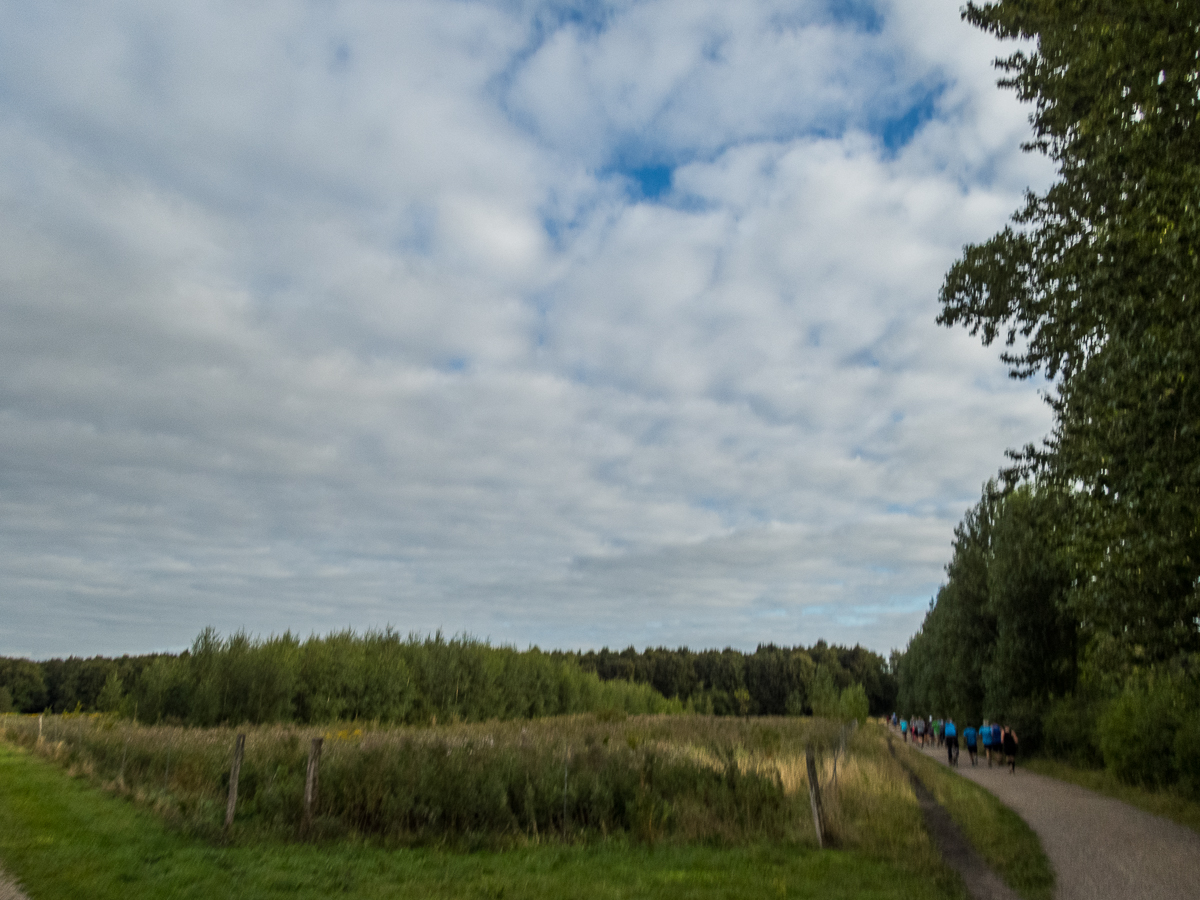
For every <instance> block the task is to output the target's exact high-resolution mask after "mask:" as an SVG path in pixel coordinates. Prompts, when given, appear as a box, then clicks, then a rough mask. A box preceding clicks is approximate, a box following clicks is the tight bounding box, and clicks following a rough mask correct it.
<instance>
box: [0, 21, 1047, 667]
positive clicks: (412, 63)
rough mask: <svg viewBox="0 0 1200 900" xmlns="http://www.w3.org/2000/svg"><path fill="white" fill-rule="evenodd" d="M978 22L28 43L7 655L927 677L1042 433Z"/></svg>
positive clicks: (155, 25) (67, 29) (1014, 186)
mask: <svg viewBox="0 0 1200 900" xmlns="http://www.w3.org/2000/svg"><path fill="white" fill-rule="evenodd" d="M958 7H959V4H958V2H957V0H954V2H946V0H896V2H892V0H876V2H871V0H803V2H783V0H778V2H772V0H739V2H737V3H730V2H728V0H719V2H718V0H636V2H635V0H626V2H584V0H577V2H567V0H541V2H539V0H429V2H426V0H404V2H334V0H322V2H317V0H313V2H297V0H286V2H284V0H256V2H249V3H247V2H245V0H238V2H217V0H211V2H195V3H162V2H160V0H144V2H143V0H126V2H103V0H97V2H90V3H86V4H84V3H56V4H45V3H28V2H24V0H0V459H2V460H3V463H2V465H0V655H10V656H30V657H34V658H46V657H50V656H65V655H69V654H74V655H92V654H119V653H144V652H151V651H165V650H171V651H174V650H179V649H182V648H184V647H186V646H187V645H188V644H190V642H191V640H192V639H193V638H194V637H195V635H196V634H197V633H198V632H199V631H200V630H201V629H202V628H204V627H206V626H213V627H215V628H217V629H218V630H219V631H220V632H222V633H225V634H228V633H230V632H233V631H235V630H238V629H245V630H246V631H248V632H250V633H252V634H259V635H264V636H265V635H268V634H272V633H276V634H277V633H282V632H283V631H285V630H291V631H292V632H294V633H297V634H300V635H307V634H310V633H313V632H317V633H325V632H328V631H330V630H333V629H342V628H354V629H357V630H360V631H362V630H366V629H372V628H384V627H389V626H390V627H392V628H395V629H397V630H398V631H400V632H402V633H408V632H419V633H428V632H431V631H433V630H435V629H441V630H442V631H443V632H444V633H446V634H448V635H450V634H469V635H471V636H474V637H476V638H480V639H486V640H489V641H491V642H493V643H496V644H510V645H515V646H518V647H521V648H524V647H527V646H530V645H538V646H541V647H543V648H551V647H554V648H598V647H602V646H610V647H625V646H629V645H631V644H632V645H635V646H637V647H639V648H641V647H645V646H669V647H678V646H689V647H692V648H694V649H696V648H702V647H725V646H732V647H736V648H741V649H747V650H752V649H753V648H754V647H755V646H757V645H759V644H762V643H775V644H777V645H796V644H805V645H809V644H812V643H814V642H816V641H817V640H818V639H825V640H827V641H829V642H832V643H841V644H847V645H854V644H862V645H863V646H865V647H868V648H871V649H873V650H876V651H879V652H881V653H886V652H888V651H889V650H890V649H891V648H903V647H904V646H905V645H906V643H907V641H908V639H909V637H910V636H911V635H912V634H913V632H914V631H915V630H916V629H917V627H918V626H919V625H920V622H921V619H922V617H923V615H924V613H925V611H926V610H927V608H928V606H929V601H930V598H931V597H932V596H933V595H934V593H935V592H936V590H937V588H938V585H939V584H940V583H941V582H942V580H943V577H944V566H945V564H946V562H947V561H948V560H949V558H950V554H951V549H952V548H951V542H952V539H953V532H954V527H955V525H956V524H957V523H958V521H959V520H960V519H961V517H962V515H963V513H964V512H965V511H966V510H967V509H968V508H969V507H970V506H971V505H972V504H974V503H975V502H977V500H978V498H979V496H980V491H981V487H982V485H983V483H984V482H985V481H986V480H987V479H988V478H989V477H991V476H993V475H994V474H995V473H996V472H997V471H998V469H1000V468H1001V467H1002V466H1003V465H1004V463H1005V458H1004V451H1005V449H1006V448H1010V447H1019V446H1023V445H1024V444H1026V443H1028V442H1031V441H1037V440H1039V439H1040V438H1041V437H1042V436H1044V435H1045V434H1046V433H1047V432H1048V430H1049V427H1050V414H1049V410H1048V409H1047V407H1046V405H1045V403H1044V402H1043V400H1042V399H1041V396H1040V393H1041V392H1043V391H1044V390H1045V388H1046V386H1045V385H1044V384H1041V383H1036V382H1020V381H1014V380H1011V379H1010V378H1008V376H1007V370H1006V368H1005V367H1004V365H1003V364H1002V363H1001V362H1000V360H999V352H998V349H997V348H995V347H992V348H984V347H982V346H981V345H980V343H979V341H978V339H977V338H973V337H971V336H970V335H969V334H967V333H966V332H965V331H963V330H962V329H956V330H950V329H946V328H944V327H940V326H938V325H937V324H936V322H935V319H936V316H937V313H938V309H939V306H938V301H937V294H938V289H939V287H940V285H941V282H942V278H943V276H944V275H945V272H946V270H947V269H948V267H949V266H950V265H951V264H952V263H953V262H954V260H955V259H956V258H957V257H958V255H959V254H960V252H961V250H962V247H963V245H964V244H966V243H969V242H974V241H981V240H985V239H986V238H987V237H988V236H990V235H991V234H992V233H994V232H995V231H997V230H998V229H1000V228H1002V227H1003V226H1004V224H1005V222H1006V220H1007V219H1008V217H1009V216H1010V215H1011V213H1012V212H1013V210H1015V209H1016V208H1017V207H1018V206H1019V205H1020V203H1021V201H1022V196H1023V193H1024V192H1025V191H1026V190H1027V189H1030V188H1032V189H1034V190H1039V189H1042V188H1044V187H1045V185H1047V184H1048V183H1049V182H1050V179H1051V178H1052V176H1053V172H1052V170H1051V169H1050V168H1049V166H1048V164H1047V163H1046V162H1045V161H1044V160H1043V159H1041V158H1039V157H1036V156H1032V155H1029V154H1024V153H1022V152H1021V150H1020V144H1021V142H1022V141H1023V140H1025V139H1026V138H1027V136H1028V134H1029V128H1028V114H1029V109H1028V108H1027V107H1023V106H1021V105H1020V104H1019V103H1018V102H1017V101H1016V99H1015V98H1014V97H1013V96H1012V95H1011V92H1008V91H1002V90H1000V89H998V88H997V87H996V84H995V82H996V78H997V73H996V71H995V70H994V68H993V67H992V60H993V59H994V58H995V57H996V56H998V55H1001V54H1006V53H1008V52H1011V50H1012V49H1013V48H1012V47H1011V46H1006V45H1003V44H1000V43H998V42H996V41H995V40H994V39H992V38H990V37H988V36H987V35H984V34H982V33H979V32H977V31H975V30H974V29H972V28H971V27H969V26H968V25H966V24H965V23H963V22H962V21H961V20H960V16H959V8H958Z"/></svg>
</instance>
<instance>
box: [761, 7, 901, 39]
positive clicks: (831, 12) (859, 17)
mask: <svg viewBox="0 0 1200 900" xmlns="http://www.w3.org/2000/svg"><path fill="white" fill-rule="evenodd" d="M883 23H884V16H883V13H882V12H881V11H880V10H879V7H878V6H877V5H876V3H875V2H874V0H825V2H824V3H819V4H807V3H804V4H796V5H795V6H794V7H792V8H790V9H787V10H781V11H779V12H777V13H775V15H773V16H772V17H771V24H772V25H774V26H775V27H776V28H779V29H791V28H803V27H805V26H808V25H816V24H834V25H840V26H842V27H845V28H851V29H853V30H854V31H858V32H863V33H867V34H878V33H879V32H881V31H882V30H883Z"/></svg>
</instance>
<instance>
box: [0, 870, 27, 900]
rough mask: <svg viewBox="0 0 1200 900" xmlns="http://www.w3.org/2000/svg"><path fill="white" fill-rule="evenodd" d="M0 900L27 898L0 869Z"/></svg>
mask: <svg viewBox="0 0 1200 900" xmlns="http://www.w3.org/2000/svg"><path fill="white" fill-rule="evenodd" d="M0 900H29V898H28V897H26V896H25V895H24V894H23V893H22V892H21V889H20V888H19V887H17V886H16V885H15V884H13V883H12V882H11V881H9V880H8V878H6V877H5V875H4V871H3V870H0Z"/></svg>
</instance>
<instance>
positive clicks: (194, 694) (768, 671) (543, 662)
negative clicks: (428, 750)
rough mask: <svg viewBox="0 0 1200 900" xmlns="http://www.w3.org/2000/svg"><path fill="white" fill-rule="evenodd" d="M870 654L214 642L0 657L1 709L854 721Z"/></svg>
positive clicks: (880, 689) (875, 702) (863, 705)
mask: <svg viewBox="0 0 1200 900" xmlns="http://www.w3.org/2000/svg"><path fill="white" fill-rule="evenodd" d="M894 695H895V682H894V680H893V679H892V678H891V675H890V674H889V673H888V672H887V671H885V663H884V660H883V658H882V657H881V656H879V655H878V654H874V653H870V652H869V651H866V650H863V649H862V648H859V647H856V648H854V649H853V650H847V649H844V648H838V647H828V646H826V645H825V644H824V643H820V644H818V645H817V646H816V647H813V648H811V649H810V650H809V651H805V650H802V649H799V648H798V649H795V650H785V649H780V648H776V647H760V648H758V650H757V651H756V652H755V653H753V654H745V653H741V652H739V651H736V650H724V651H719V652H718V651H705V652H701V653H694V652H692V651H688V650H664V649H659V650H646V652H645V653H638V652H637V651H635V650H633V649H632V648H630V649H629V650H625V651H623V652H621V653H613V652H610V651H608V650H602V651H600V652H599V653H597V652H594V651H589V652H587V653H578V652H575V653H570V652H561V651H556V652H552V653H544V652H542V651H540V650H538V649H537V648H533V649H530V650H526V651H517V650H515V649H513V648H510V647H492V646H491V645H489V644H487V643H484V642H481V641H476V640H472V639H469V638H454V639H449V640H447V639H445V638H443V637H442V636H441V635H434V636H431V637H425V638H421V637H418V636H414V635H410V636H408V637H402V636H400V635H399V634H398V633H396V632H394V631H391V630H387V631H381V632H368V633H367V634H365V635H361V636H360V635H356V634H354V633H352V632H341V633H336V634H330V635H328V636H325V637H318V636H313V637H310V638H308V639H306V640H303V641H302V640H300V639H298V638H296V637H295V636H293V635H291V634H284V635H282V636H273V637H270V638H266V639H255V638H251V637H249V636H247V635H246V634H244V633H238V634H234V635H230V636H229V637H226V638H221V637H220V636H219V635H218V634H217V633H216V632H215V631H213V630H212V629H206V630H205V631H203V632H201V633H200V635H199V636H198V637H197V638H196V640H195V641H194V642H193V644H192V647H191V649H190V650H187V651H184V652H183V653H181V654H179V655H170V654H156V655H149V656H133V657H131V656H124V657H121V658H119V659H108V658H105V657H93V658H90V659H80V658H77V657H71V658H69V659H50V660H44V661H41V662H34V661H31V660H24V659H2V658H0V712H6V711H10V710H16V711H19V712H27V713H32V712H42V711H44V710H50V711H53V712H73V711H81V712H94V711H99V712H110V713H116V714H119V715H122V716H125V717H127V718H135V719H137V720H138V721H140V722H147V723H156V722H173V723H184V724H190V725H203V726H208V725H217V724H222V723H229V724H241V723H243V722H249V723H266V722H300V723H317V722H331V721H343V720H355V719H358V720H367V721H379V722H394V723H406V724H430V723H437V722H439V721H441V722H478V721H486V720H489V719H520V718H537V717H541V716H551V715H560V714H566V713H578V712H594V711H609V710H611V711H619V712H627V713H651V712H683V711H685V710H687V711H698V712H709V713H715V714H717V715H754V714H776V715H784V714H790V715H801V714H805V713H809V712H812V711H813V710H814V709H815V710H816V711H817V712H818V713H820V714H822V715H828V716H835V717H838V716H843V715H845V716H846V717H847V718H850V717H853V718H860V719H861V718H863V717H865V716H866V715H867V712H868V709H872V710H875V711H881V710H883V709H885V708H890V702H891V699H892V698H894Z"/></svg>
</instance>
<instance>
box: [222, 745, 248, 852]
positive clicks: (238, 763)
mask: <svg viewBox="0 0 1200 900" xmlns="http://www.w3.org/2000/svg"><path fill="white" fill-rule="evenodd" d="M245 749H246V736H245V735H244V734H239V735H238V736H237V743H236V744H234V747H233V765H232V766H230V767H229V803H228V805H226V807H225V830H226V831H228V830H229V826H230V825H232V824H233V811H234V809H235V808H236V807H237V787H238V774H239V773H240V772H241V771H242V753H243V752H244V751H245Z"/></svg>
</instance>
